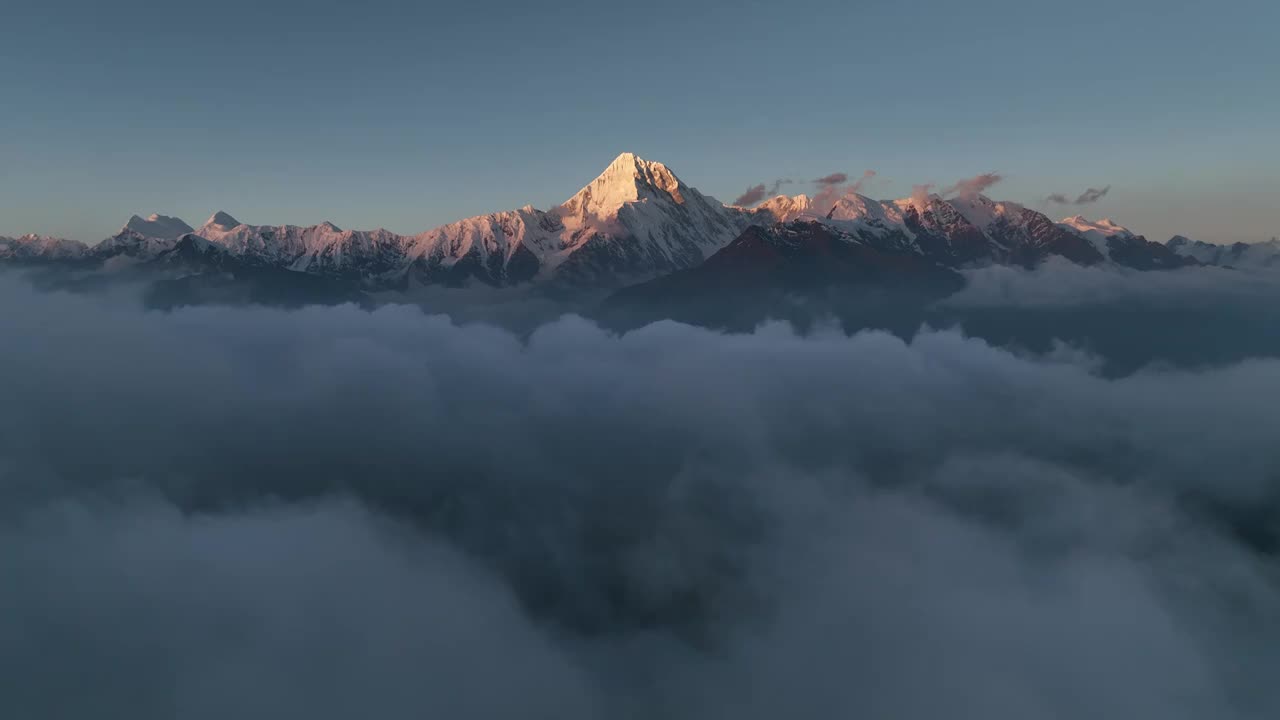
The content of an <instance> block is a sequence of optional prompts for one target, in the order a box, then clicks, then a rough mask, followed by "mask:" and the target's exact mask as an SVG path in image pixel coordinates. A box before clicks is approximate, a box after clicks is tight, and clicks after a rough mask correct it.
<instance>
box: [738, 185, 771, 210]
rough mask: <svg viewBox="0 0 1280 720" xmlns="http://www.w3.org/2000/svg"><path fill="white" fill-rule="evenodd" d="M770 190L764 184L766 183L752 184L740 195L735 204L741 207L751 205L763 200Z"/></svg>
mask: <svg viewBox="0 0 1280 720" xmlns="http://www.w3.org/2000/svg"><path fill="white" fill-rule="evenodd" d="M768 192H769V190H768V188H766V187H765V186H764V183H760V184H759V185H752V186H751V187H749V188H747V190H746V192H744V193H742V194H741V195H739V196H738V199H737V200H734V201H733V204H734V205H738V206H741V207H751V206H752V205H755V204H756V203H758V202H760V201H761V200H763V199H764V198H765V195H766V194H767V193H768Z"/></svg>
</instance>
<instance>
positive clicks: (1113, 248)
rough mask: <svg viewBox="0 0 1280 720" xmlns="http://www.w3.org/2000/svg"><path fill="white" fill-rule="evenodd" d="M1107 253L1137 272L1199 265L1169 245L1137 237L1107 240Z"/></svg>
mask: <svg viewBox="0 0 1280 720" xmlns="http://www.w3.org/2000/svg"><path fill="white" fill-rule="evenodd" d="M1107 252H1108V253H1109V254H1110V255H1111V259H1112V260H1114V261H1115V262H1117V263H1119V264H1121V265H1124V266H1125V267H1130V268H1133V269H1135V270H1171V269H1174V268H1180V267H1186V266H1188V265H1199V264H1200V263H1199V262H1198V261H1197V260H1195V259H1194V258H1190V257H1184V256H1182V255H1179V254H1178V253H1177V252H1175V251H1174V250H1173V249H1172V248H1170V247H1169V246H1167V245H1162V244H1160V243H1157V242H1151V241H1150V240H1148V239H1146V238H1144V237H1142V236H1141V235H1135V236H1133V237H1120V236H1115V237H1109V238H1107Z"/></svg>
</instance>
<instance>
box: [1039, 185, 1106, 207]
mask: <svg viewBox="0 0 1280 720" xmlns="http://www.w3.org/2000/svg"><path fill="white" fill-rule="evenodd" d="M1109 192H1111V186H1110V185H1107V186H1105V187H1103V188H1089V189H1087V190H1085V191H1084V192H1082V193H1080V194H1079V195H1078V196H1076V199H1075V200H1072V199H1070V198H1068V197H1067V196H1066V195H1063V194H1062V193H1052V194H1050V195H1049V196H1048V197H1046V198H1045V202H1051V203H1056V204H1058V205H1088V204H1090V203H1096V202H1098V201H1099V200H1101V199H1102V198H1104V197H1106V196H1107V193H1109Z"/></svg>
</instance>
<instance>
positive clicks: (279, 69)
mask: <svg viewBox="0 0 1280 720" xmlns="http://www.w3.org/2000/svg"><path fill="white" fill-rule="evenodd" d="M1278 27H1280V3H1277V2H1275V0H1228V1H1227V2H1218V3H1214V4H1212V5H1210V4H1206V3H1169V2H1146V1H1133V2H1125V1H1123V0H1121V1H1120V2H1094V1H1093V0H1076V1H1074V2H1055V3H1048V2H1043V3H1042V2H1027V1H1023V2H1009V1H1005V0H975V1H973V2H932V1H927V0H917V1H916V2H853V1H848V0H843V1H831V2H827V1H802V2H788V3H783V2H742V1H740V0H735V1H733V2H728V1H724V0H707V1H705V2H696V1H690V2H672V1H669V0H651V1H648V2H631V3H605V2H577V1H576V0H569V1H560V2H554V3H539V2H513V1H510V0H508V1H499V0H470V1H468V2H452V3H447V4H443V3H439V4H438V3H416V4H410V3H402V2H383V1H381V0H372V1H367V2H362V3H355V2H342V3H339V2H326V1H324V0H313V1H309V2H301V1H296V2H295V1H289V2H271V1H270V0H254V1H252V2H244V1H242V0H229V1H221V2H202V3H185V2H172V1H171V2H139V1H137V0H120V1H115V2H101V1H100V0H93V1H86V0H80V1H74V2H59V1H58V0H39V1H35V0H5V2H4V4H3V13H2V16H0V235H16V234H21V233H24V232H40V233H48V234H54V235H59V236H63V237H71V238H75V239H80V240H85V241H89V242H93V241H97V240H99V239H101V238H103V237H105V236H107V235H109V234H111V233H112V232H114V231H115V230H116V229H117V228H119V227H120V226H121V225H122V224H123V223H124V221H125V219H126V218H127V217H128V216H129V215H130V214H133V213H138V214H142V215H146V214H149V213H151V212H161V213H165V214H174V215H178V216H179V217H182V218H184V219H186V220H187V221H188V222H190V223H192V224H195V225H198V224H200V223H201V222H202V221H203V220H204V219H205V217H207V216H208V215H209V214H210V213H211V212H212V211H214V210H216V209H223V210H227V211H228V212H230V213H231V214H233V215H235V216H236V217H237V218H239V219H240V220H242V221H244V222H250V223H285V222H287V223H295V224H313V223H316V222H320V221H321V220H331V221H333V222H335V223H337V224H338V225H340V226H342V227H354V228H372V227H378V226H382V227H387V228H389V229H391V230H395V231H399V232H405V233H409V232H418V231H422V230H426V229H428V228H431V227H434V226H436V225H439V224H442V223H445V222H449V221H452V220H456V219H460V218H463V217H466V216H470V215H475V214H478V213H481V212H487V211H493V210H501V209H507V208H512V207H518V206H521V205H524V204H527V203H532V204H534V205H536V206H538V207H548V206H550V205H553V204H555V203H558V202H561V201H563V200H564V199H566V198H567V197H569V196H570V195H571V194H572V193H573V192H575V191H576V190H577V189H578V188H580V187H581V186H582V185H584V184H586V183H587V182H588V181H589V180H591V179H592V178H593V177H594V176H595V175H596V174H597V173H598V172H599V171H600V170H601V169H603V168H604V166H605V165H606V164H607V163H608V162H609V161H610V160H612V159H613V157H614V156H616V155H617V154H618V153H619V152H622V151H624V150H628V151H632V152H636V153H638V154H640V155H641V156H643V157H646V158H648V159H652V160H660V161H662V162H665V163H666V164H667V165H669V166H670V167H671V168H672V169H673V170H674V171H675V172H676V173H677V174H678V175H680V177H681V178H682V179H683V180H684V181H685V182H687V183H689V184H690V185H694V186H696V187H698V188H699V189H701V190H702V191H704V192H707V193H709V194H712V195H715V196H716V197H718V198H720V199H722V200H726V201H729V200H732V199H733V198H734V197H736V196H737V195H738V194H739V193H741V192H742V191H743V190H744V189H746V187H747V186H749V185H752V184H755V183H758V182H769V181H771V180H773V179H775V178H778V177H791V178H798V179H809V178H813V177H818V176H820V175H826V174H828V173H831V172H836V171H843V172H847V173H849V174H850V175H857V174H860V173H861V172H862V171H864V170H866V169H874V170H875V171H877V173H878V178H877V181H876V182H875V183H873V184H872V185H871V186H870V187H869V188H868V189H867V190H865V191H864V192H865V193H866V194H869V195H873V196H876V197H899V196H904V195H907V194H909V192H910V187H911V185H912V184H915V183H926V182H933V183H938V184H940V185H944V184H947V183H950V182H953V181H955V180H956V179H958V178H961V177H965V176H969V175H973V174H976V173H980V172H985V171H997V172H999V173H1001V174H1002V175H1003V176H1004V177H1005V180H1004V181H1003V182H1002V183H1001V184H999V185H997V186H996V187H994V188H992V190H991V191H990V192H989V194H990V195H992V196H994V197H998V198H1001V199H1009V200H1016V201H1019V202H1023V203H1026V204H1028V205H1031V206H1033V207H1041V206H1042V205H1043V202H1042V200H1043V198H1044V197H1045V196H1046V195H1048V194H1049V193H1055V192H1060V193H1065V194H1068V195H1071V196H1073V197H1074V196H1075V195H1078V194H1079V193H1080V192H1081V191H1083V190H1084V189H1085V188H1086V187H1089V186H1094V187H1101V186H1104V185H1110V186H1111V192H1110V194H1109V195H1108V196H1107V197H1106V198H1104V199H1103V200H1102V201H1101V202H1098V203H1097V204H1095V205H1091V206H1088V207H1086V208H1082V209H1081V211H1082V212H1084V213H1085V214H1086V215H1089V216H1094V217H1100V216H1111V217H1113V218H1115V219H1116V220H1117V221H1118V222H1121V223H1123V224H1125V225H1127V226H1129V227H1131V228H1133V229H1134V230H1136V231H1138V232H1141V233H1144V234H1146V235H1148V236H1150V237H1152V238H1153V239H1160V240H1163V239H1166V238H1167V237H1168V236H1169V235H1171V234H1173V233H1175V232H1181V233H1183V234H1187V235H1190V236H1192V237H1197V238H1200V239H1206V240H1214V241H1236V240H1247V241H1254V240H1260V239H1265V238H1268V237H1271V236H1272V235H1276V234H1280V209H1278V208H1280V41H1277V35H1276V32H1277V30H1276V29H1277V28H1278ZM807 190H808V188H805V187H803V186H792V187H791V188H790V191H791V192H798V191H807ZM1045 209H1046V210H1047V211H1048V212H1049V214H1051V215H1053V216H1055V217H1057V216H1063V215H1068V214H1073V213H1074V212H1076V210H1075V209H1073V208H1065V209H1064V208H1057V207H1049V208H1045Z"/></svg>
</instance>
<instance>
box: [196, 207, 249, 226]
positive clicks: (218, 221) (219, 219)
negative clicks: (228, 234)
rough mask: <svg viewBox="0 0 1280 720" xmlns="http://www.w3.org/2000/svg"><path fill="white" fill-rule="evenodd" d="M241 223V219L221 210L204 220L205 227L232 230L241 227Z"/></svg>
mask: <svg viewBox="0 0 1280 720" xmlns="http://www.w3.org/2000/svg"><path fill="white" fill-rule="evenodd" d="M240 224H241V223H240V221H239V220H237V219H235V218H233V217H231V216H230V215H228V214H227V213H225V212H223V211H221V210H219V211H218V212H216V213H214V214H212V215H210V216H209V219H208V220H206V221H205V222H204V227H205V228H217V229H220V230H231V229H233V228H236V227H239V226H240Z"/></svg>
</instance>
